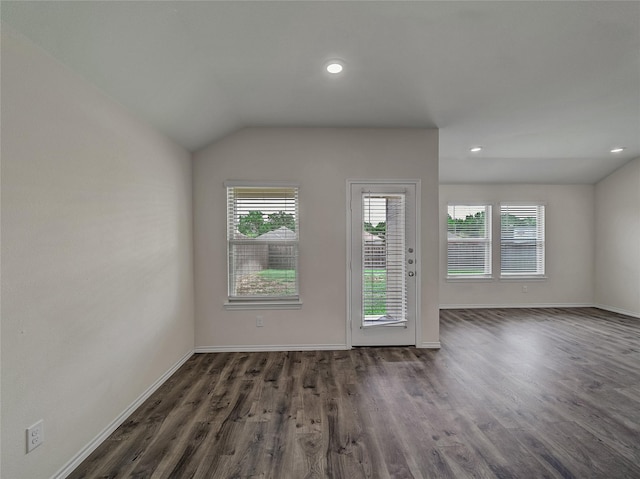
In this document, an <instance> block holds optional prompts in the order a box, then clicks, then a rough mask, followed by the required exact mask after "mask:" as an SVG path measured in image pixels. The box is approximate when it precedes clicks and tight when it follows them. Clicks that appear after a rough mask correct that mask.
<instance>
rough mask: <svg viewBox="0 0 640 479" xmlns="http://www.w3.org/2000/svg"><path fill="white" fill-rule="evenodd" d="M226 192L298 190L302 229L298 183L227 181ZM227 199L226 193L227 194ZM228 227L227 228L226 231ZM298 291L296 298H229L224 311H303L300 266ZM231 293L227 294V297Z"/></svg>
mask: <svg viewBox="0 0 640 479" xmlns="http://www.w3.org/2000/svg"><path fill="white" fill-rule="evenodd" d="M224 187H225V191H226V190H227V188H234V187H246V188H296V189H297V190H298V203H297V205H296V210H297V215H298V217H297V218H296V221H297V224H296V226H297V228H298V230H299V229H300V218H299V214H300V213H299V212H300V197H299V191H300V185H299V184H298V183H292V182H285V181H243V180H227V181H225V182H224ZM225 197H226V193H225ZM228 207H229V205H228V204H227V201H226V199H225V209H227V208H228ZM226 222H228V218H227V214H225V223H226ZM226 228H228V226H225V229H226ZM226 242H227V284H228V282H229V277H230V268H231V265H230V263H229V247H230V245H231V241H230V240H229V237H228V232H227V239H226ZM299 243H300V235H299V231H298V240H297V241H296V244H298V245H299ZM296 289H297V291H298V295H296V296H291V297H288V296H282V297H273V298H269V297H264V296H260V297H255V298H251V297H246V298H237V297H234V298H231V297H229V296H227V301H226V302H225V303H224V309H225V310H230V311H234V310H235V311H238V310H288V309H301V308H302V304H303V303H302V299H301V297H300V268H299V264H298V265H297V266H296ZM228 294H229V293H228V292H227V295H228Z"/></svg>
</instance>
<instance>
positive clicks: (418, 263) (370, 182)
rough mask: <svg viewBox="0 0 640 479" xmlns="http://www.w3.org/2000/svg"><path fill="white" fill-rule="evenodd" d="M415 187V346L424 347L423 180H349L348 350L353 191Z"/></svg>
mask: <svg viewBox="0 0 640 479" xmlns="http://www.w3.org/2000/svg"><path fill="white" fill-rule="evenodd" d="M407 184H409V185H414V186H415V189H416V198H415V201H416V205H415V206H416V207H415V218H413V220H414V221H415V225H416V228H415V230H416V233H415V234H416V246H418V247H417V248H416V277H415V284H416V294H415V302H416V304H415V311H416V318H415V333H416V337H415V346H416V347H422V339H421V338H422V315H421V312H420V304H421V300H420V298H421V295H422V287H421V284H422V234H421V233H422V232H421V226H420V225H421V223H420V218H421V217H422V216H421V211H420V210H421V198H422V192H421V189H420V188H421V180H419V179H379V178H378V179H347V188H346V190H347V191H346V203H345V204H346V205H347V206H346V209H347V214H346V217H347V223H346V229H347V235H346V236H347V264H346V270H347V274H346V280H347V311H346V312H347V317H346V321H345V328H346V346H347V349H352V348H353V342H352V338H351V321H352V313H353V312H352V310H351V295H352V294H353V291H352V288H351V261H352V258H351V245H352V239H353V238H352V234H351V229H352V228H351V221H352V212H351V190H352V188H353V187H354V186H356V185H384V186H394V185H407Z"/></svg>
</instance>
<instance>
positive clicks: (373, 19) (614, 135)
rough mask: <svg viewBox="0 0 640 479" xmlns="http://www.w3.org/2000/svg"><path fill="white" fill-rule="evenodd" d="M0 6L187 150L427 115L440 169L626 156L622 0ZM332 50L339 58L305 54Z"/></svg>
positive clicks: (486, 170) (635, 111)
mask: <svg viewBox="0 0 640 479" xmlns="http://www.w3.org/2000/svg"><path fill="white" fill-rule="evenodd" d="M1 8H2V10H1V15H2V21H3V23H5V24H8V25H10V28H11V29H12V30H17V31H18V32H20V33H22V34H23V35H24V36H26V37H28V38H30V39H31V40H32V41H34V42H35V43H37V44H39V45H40V46H41V47H42V48H44V49H45V50H47V51H48V52H49V53H50V54H51V55H52V56H54V57H56V58H57V59H59V60H60V61H61V62H62V63H65V64H66V65H68V66H69V67H70V68H71V69H73V70H75V71H76V72H78V74H80V75H82V76H83V77H85V78H86V79H87V80H88V81H89V82H91V83H93V84H95V85H96V86H98V87H99V88H100V89H102V90H103V91H104V92H106V93H107V94H108V95H109V96H111V97H112V98H113V99H115V100H116V101H118V102H119V103H121V104H122V105H124V106H125V107H126V108H128V109H129V110H130V111H131V112H133V113H134V114H135V115H137V116H138V117H140V118H142V119H144V120H145V121H147V122H148V123H150V124H151V125H153V126H155V127H156V128H157V129H158V130H160V131H161V132H163V133H165V134H166V135H168V136H169V137H171V138H173V139H174V140H175V141H176V142H178V143H179V144H181V145H183V146H184V147H186V148H188V149H190V150H192V151H195V150H198V149H200V148H202V147H204V146H206V145H208V144H210V143H212V142H214V141H216V140H218V139H219V138H221V137H223V136H224V135H227V134H229V133H230V132H233V131H235V130H237V129H239V128H242V127H245V126H331V127H343V126H344V127H418V128H425V127H426V128H433V127H437V128H439V129H440V180H441V181H442V182H449V183H451V182H518V183H593V182H595V181H597V180H599V179H601V178H603V177H604V176H606V175H607V174H609V173H610V172H611V171H613V170H615V169H616V168H618V167H619V166H621V165H622V164H624V163H626V162H627V161H629V160H631V159H633V158H637V157H640V2H637V1H632V2H612V1H602V2H573V1H568V2H562V1H559V2H539V1H531V2H502V1H499V2H476V1H470V2H457V1H442V2H426V1H425V2H401V1H382V2H380V1H379V2H368V1H351V2H347V1H342V2H340V1H338V2H301V1H299V2H288V1H285V2H269V1H258V2H243V1H231V2H212V1H209V2H207V1H199V2H190V1H165V2H155V1H154V2H148V1H142V2H138V1H130V2H112V1H105V2H101V1H91V2H89V1H87V2H60V1H52V2H51V1H47V2H23V1H19V2H9V1H3V2H2V5H1ZM332 58H339V59H341V60H343V61H344V64H345V71H344V73H343V74H341V75H340V76H336V77H331V76H330V75H329V74H328V73H326V72H324V71H323V66H324V65H325V63H326V62H327V61H328V60H329V59H332ZM478 144H479V145H483V146H484V150H483V151H482V152H481V153H479V154H472V153H470V152H469V148H470V147H471V146H474V145H478ZM616 145H623V146H625V147H626V150H625V151H624V152H623V153H621V154H618V155H613V154H611V153H609V150H610V149H611V148H612V147H613V146H616Z"/></svg>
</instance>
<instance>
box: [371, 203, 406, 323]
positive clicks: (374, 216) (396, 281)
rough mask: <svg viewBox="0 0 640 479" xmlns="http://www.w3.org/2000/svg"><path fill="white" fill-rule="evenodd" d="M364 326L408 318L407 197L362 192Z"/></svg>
mask: <svg viewBox="0 0 640 479" xmlns="http://www.w3.org/2000/svg"><path fill="white" fill-rule="evenodd" d="M362 213H363V214H362V216H363V225H362V311H363V318H362V326H363V327H369V326H379V325H389V324H403V323H405V322H406V321H407V287H406V274H405V273H406V271H405V269H406V264H405V249H406V234H405V216H406V197H405V194H404V193H370V192H365V193H363V195H362Z"/></svg>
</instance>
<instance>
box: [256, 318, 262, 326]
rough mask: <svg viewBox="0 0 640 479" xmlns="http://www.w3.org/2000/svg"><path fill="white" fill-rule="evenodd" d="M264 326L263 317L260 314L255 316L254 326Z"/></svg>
mask: <svg viewBox="0 0 640 479" xmlns="http://www.w3.org/2000/svg"><path fill="white" fill-rule="evenodd" d="M263 326H264V318H263V317H262V316H256V327H257V328H262V327H263Z"/></svg>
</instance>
